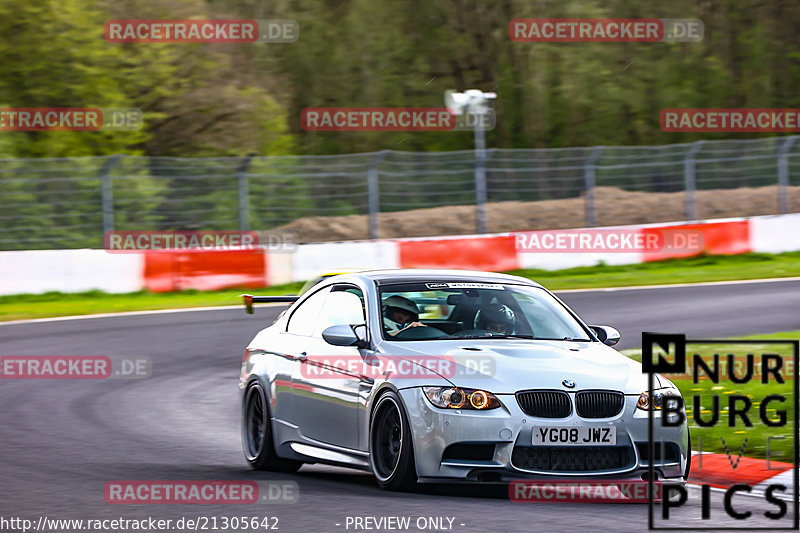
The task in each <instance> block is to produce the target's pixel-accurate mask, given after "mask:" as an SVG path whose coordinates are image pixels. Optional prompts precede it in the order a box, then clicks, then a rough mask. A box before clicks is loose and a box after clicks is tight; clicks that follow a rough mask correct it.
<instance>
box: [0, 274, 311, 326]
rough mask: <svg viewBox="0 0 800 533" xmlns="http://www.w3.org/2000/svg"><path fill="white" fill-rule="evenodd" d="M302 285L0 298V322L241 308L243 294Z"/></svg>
mask: <svg viewBox="0 0 800 533" xmlns="http://www.w3.org/2000/svg"><path fill="white" fill-rule="evenodd" d="M302 286H303V284H302V283H290V284H287V285H276V286H274V287H267V288H263V289H226V290H223V291H207V292H204V291H193V290H190V291H181V292H171V293H153V292H146V291H140V292H131V293H127V294H108V293H105V292H102V291H90V292H81V293H76V294H64V293H60V292H48V293H44V294H22V295H16V296H0V321H6V320H21V319H28V318H44V317H54V316H70V315H90V314H95V313H117V312H123V311H145V310H151V309H179V308H184V307H205V306H219V305H242V298H241V295H242V294H244V293H248V294H253V293H256V294H263V295H276V294H296V293H297V291H299V290H300V287H302Z"/></svg>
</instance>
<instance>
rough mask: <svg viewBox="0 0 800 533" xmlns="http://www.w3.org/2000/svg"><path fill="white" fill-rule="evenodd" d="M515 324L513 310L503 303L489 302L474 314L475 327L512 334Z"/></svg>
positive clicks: (502, 333)
mask: <svg viewBox="0 0 800 533" xmlns="http://www.w3.org/2000/svg"><path fill="white" fill-rule="evenodd" d="M516 324H517V319H516V316H515V314H514V311H513V310H512V309H511V308H510V307H508V306H507V305H503V304H489V305H487V306H485V307H482V308H481V309H479V310H478V312H477V313H476V314H475V321H474V327H475V329H485V330H487V331H491V332H492V333H499V334H501V335H513V334H514V331H515V330H516Z"/></svg>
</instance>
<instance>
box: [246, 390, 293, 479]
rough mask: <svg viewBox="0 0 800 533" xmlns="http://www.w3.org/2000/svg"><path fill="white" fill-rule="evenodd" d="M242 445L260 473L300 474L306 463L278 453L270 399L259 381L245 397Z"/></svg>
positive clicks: (253, 465)
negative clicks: (264, 471)
mask: <svg viewBox="0 0 800 533" xmlns="http://www.w3.org/2000/svg"><path fill="white" fill-rule="evenodd" d="M242 446H243V447H244V456H245V458H246V459H247V462H248V463H250V466H252V467H253V468H255V469H257V470H270V471H272V472H296V471H297V469H298V468H300V465H302V464H303V463H301V462H300V461H292V460H291V459H282V458H280V457H278V456H277V454H276V453H275V445H274V442H273V440H272V424H271V423H270V415H269V407H268V406H267V398H266V395H265V394H264V389H263V388H262V387H261V384H260V383H258V382H254V383H253V384H252V385H250V387H248V389H247V392H245V395H244V402H243V403H242Z"/></svg>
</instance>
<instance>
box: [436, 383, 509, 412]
mask: <svg viewBox="0 0 800 533" xmlns="http://www.w3.org/2000/svg"><path fill="white" fill-rule="evenodd" d="M422 390H423V391H424V392H425V396H427V397H428V400H430V402H431V403H432V404H433V405H435V406H436V407H441V408H442V409H475V410H478V411H486V410H487V409H496V408H497V407H500V400H498V399H497V398H496V397H495V395H494V394H492V393H491V392H486V391H482V390H475V389H461V388H458V387H422Z"/></svg>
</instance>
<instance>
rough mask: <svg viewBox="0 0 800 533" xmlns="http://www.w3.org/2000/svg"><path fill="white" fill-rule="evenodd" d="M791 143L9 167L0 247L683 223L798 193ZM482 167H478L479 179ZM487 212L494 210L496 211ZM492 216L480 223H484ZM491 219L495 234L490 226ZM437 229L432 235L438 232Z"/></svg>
mask: <svg viewBox="0 0 800 533" xmlns="http://www.w3.org/2000/svg"><path fill="white" fill-rule="evenodd" d="M796 139H797V137H796V136H784V137H773V138H761V139H753V140H723V141H698V142H695V143H686V144H672V145H663V146H597V147H581V148H552V149H549V148H547V149H497V148H495V149H487V150H485V151H484V152H482V153H480V156H479V157H476V152H475V151H472V150H465V151H455V152H398V151H393V150H383V151H380V152H375V153H362V154H346V155H323V156H256V155H252V154H251V155H248V156H246V157H224V158H172V157H143V156H125V155H114V156H104V157H81V158H48V159H0V250H18V249H47V248H53V249H57V248H84V247H90V248H99V247H102V242H103V240H102V239H103V234H104V233H105V232H107V231H111V230H199V229H204V230H237V229H240V230H270V229H275V228H280V227H282V226H284V225H286V224H289V223H291V222H293V221H294V222H296V223H300V222H301V221H302V220H305V221H306V222H305V223H307V224H314V223H317V224H324V223H326V221H327V219H322V222H314V221H320V220H321V219H318V218H315V217H329V216H347V215H364V216H363V217H361V218H360V219H359V220H362V219H363V224H364V226H365V227H364V230H363V234H364V236H365V237H369V238H379V237H381V229H382V228H381V225H380V220H381V217H380V216H379V215H380V214H382V213H390V212H398V211H406V210H411V209H424V208H435V207H443V206H454V205H456V206H475V223H476V224H477V226H476V227H475V228H474V229H472V228H470V229H469V231H470V232H472V231H477V232H482V231H485V228H486V223H485V220H486V216H487V210H486V207H487V204H492V203H494V202H507V201H514V202H519V201H522V202H536V201H544V200H559V199H568V198H581V197H582V198H583V202H584V209H585V213H584V215H583V218H584V223H585V225H586V226H596V225H598V224H600V225H602V224H603V223H604V222H603V216H602V215H603V212H604V207H605V206H598V205H596V204H597V199H596V189H597V188H598V187H616V188H618V189H622V190H625V191H642V192H682V193H683V194H684V195H685V197H684V200H685V202H684V204H685V207H684V217H685V219H686V220H695V219H697V218H698V217H699V218H703V210H704V205H702V204H698V202H697V197H698V192H699V191H704V190H712V189H736V188H741V187H764V186H775V198H774V199H775V202H774V204H775V205H774V209H773V208H770V209H769V210H770V211H773V212H775V213H778V212H780V213H785V212H788V211H789V210H790V206H791V202H790V198H789V196H790V194H791V185H792V184H794V185H800V168H797V165H798V156H800V143H797V142H796ZM476 168H479V170H480V172H476ZM488 216H489V217H490V218H491V214H489V215H488ZM482 221H483V226H481V224H482ZM491 222H492V221H491V220H489V229H491V226H492V224H491ZM435 231H436V230H435V228H431V234H435Z"/></svg>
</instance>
